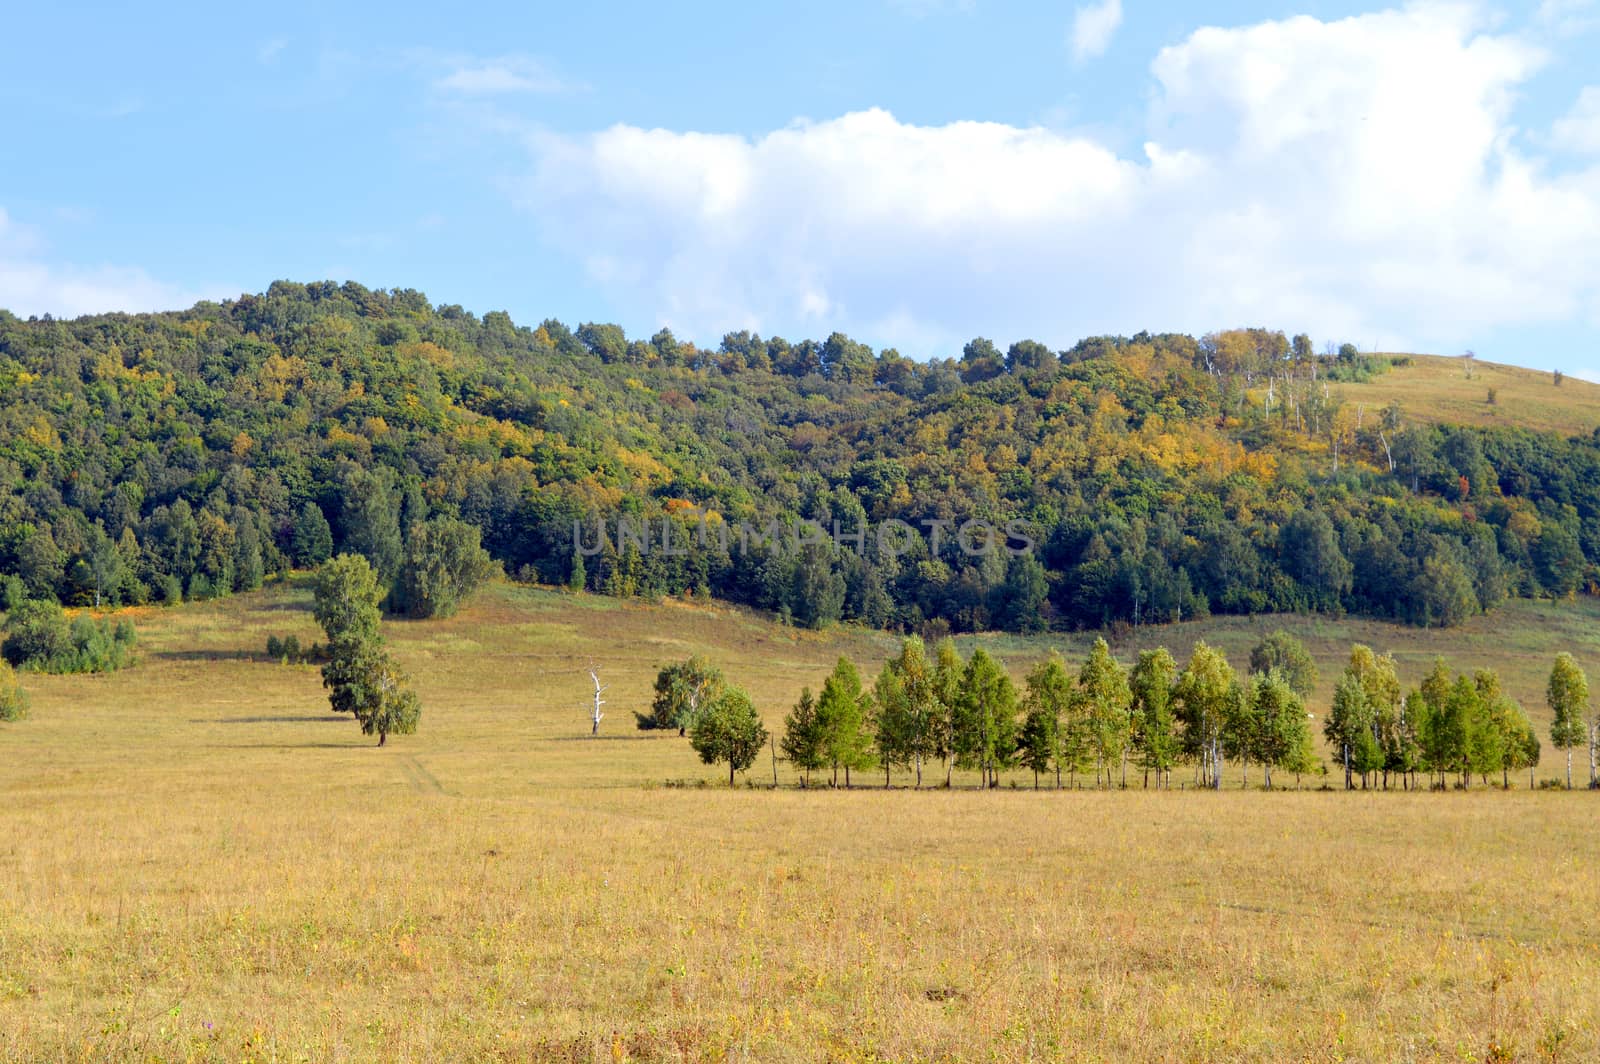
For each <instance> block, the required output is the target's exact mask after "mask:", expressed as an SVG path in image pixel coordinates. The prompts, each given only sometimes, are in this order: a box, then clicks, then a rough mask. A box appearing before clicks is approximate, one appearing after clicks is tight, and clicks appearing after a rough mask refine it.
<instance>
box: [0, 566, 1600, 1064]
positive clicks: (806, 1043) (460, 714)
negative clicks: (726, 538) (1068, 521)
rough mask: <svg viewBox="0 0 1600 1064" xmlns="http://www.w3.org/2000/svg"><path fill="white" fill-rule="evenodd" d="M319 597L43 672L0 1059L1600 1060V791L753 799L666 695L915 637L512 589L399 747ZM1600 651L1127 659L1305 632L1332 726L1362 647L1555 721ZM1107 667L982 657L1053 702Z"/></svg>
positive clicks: (1182, 641)
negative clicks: (330, 696)
mask: <svg viewBox="0 0 1600 1064" xmlns="http://www.w3.org/2000/svg"><path fill="white" fill-rule="evenodd" d="M309 601H310V596H309V592H308V591H307V590H306V589H305V588H304V586H303V585H298V584H297V585H296V586H293V587H277V588H272V589H269V590H267V591H265V592H261V593H257V594H251V595H245V596H239V597H236V598H232V599H229V600H224V601H222V602H217V603H206V604H198V605H189V606H185V607H182V608H180V609H175V610H145V611H124V613H125V614H126V615H129V616H132V617H133V618H134V620H135V623H136V624H138V626H139V629H140V633H141V644H140V655H141V660H140V663H139V664H138V665H137V666H136V667H135V668H133V669H132V670H129V671H126V672H122V673H118V674H114V675H109V676H63V677H41V676H29V677H27V683H28V687H29V689H30V692H31V694H32V697H33V713H32V716H31V717H30V718H29V719H28V720H25V721H23V722H20V723H17V724H12V725H3V726H0V809H3V810H4V824H5V831H4V835H3V837H0V1060H5V1061H23V1060H27V1061H32V1060H52V1061H55V1060H85V1061H88V1060H107V1059H119V1060H121V1059H134V1060H258V1061H298V1060H306V1061H324V1060H341V1061H366V1060H382V1061H389V1060H413V1061H435V1060H453V1059H475V1060H476V1059H481V1060H507V1061H511V1060H516V1061H522V1060H573V1061H589V1060H599V1061H618V1060H641V1061H642V1060H758V1061H789V1060H794V1061H820V1060H837V1061H887V1060H995V1061H1023V1060H1064V1061H1066V1060H1070V1061H1079V1060H1082V1061H1099V1060H1144V1061H1211V1060H1241V1061H1245V1060H1249V1061H1256V1060H1259V1061H1300V1060H1304V1061H1334V1060H1350V1061H1360V1060H1415V1061H1482V1060H1491V1061H1513V1060H1518V1061H1520V1060H1529V1061H1534V1060H1571V1061H1583V1060H1593V1059H1596V1058H1597V1057H1600V876H1596V875H1595V874H1594V869H1595V867H1596V865H1597V861H1600V833H1597V832H1596V831H1595V824H1596V821H1597V815H1596V814H1597V812H1600V807H1597V806H1596V805H1595V798H1594V796H1593V795H1591V794H1589V793H1587V792H1581V791H1580V792H1572V793H1565V792H1556V791H1540V792H1538V793H1530V792H1529V791H1528V790H1527V789H1526V786H1525V783H1526V781H1525V780H1523V781H1521V782H1522V784H1524V786H1519V787H1518V788H1516V789H1514V790H1512V791H1510V792H1502V791H1498V790H1493V791H1491V790H1487V789H1478V790H1475V791H1473V792H1471V793H1450V794H1427V793H1421V794H1404V793H1393V792H1391V793H1376V792H1371V793H1360V792H1357V793H1344V792H1340V791H1332V790H1320V789H1307V790H1305V791H1301V792H1299V793H1296V792H1293V791H1288V792H1276V793H1271V794H1267V793H1263V792H1260V791H1258V790H1256V789H1254V788H1252V789H1250V790H1240V789H1238V788H1237V786H1236V781H1237V773H1230V774H1229V775H1228V776H1227V777H1226V779H1227V781H1228V783H1229V784H1230V786H1228V787H1227V788H1226V789H1224V790H1223V791H1222V792H1220V793H1194V792H1184V791H1173V792H1167V793H1155V792H1143V791H1137V790H1135V791H1128V792H1095V791H1089V790H1072V791H1061V792H1050V791H1045V792H1038V793H1036V792H1034V791H1033V790H1032V789H1031V783H1032V781H1031V778H1027V777H1026V776H1025V774H1023V773H1021V772H1018V773H1013V774H1010V775H1008V777H1007V782H1008V783H1015V785H1016V788H1015V789H1012V788H1011V787H1009V786H1007V787H1003V788H1002V789H1001V790H999V791H990V792H979V791H974V790H970V789H964V788H963V784H966V785H970V783H971V780H964V779H963V778H962V777H961V775H960V774H957V779H956V782H957V788H956V789H954V790H951V791H943V790H937V791H926V792H921V793H918V792H913V791H909V790H906V789H903V785H904V783H905V781H904V780H903V779H897V780H896V781H895V782H896V784H897V788H896V789H895V790H892V791H884V790H882V789H881V786H882V777H881V776H879V777H877V778H876V779H867V780H863V781H861V782H862V783H864V784H867V785H868V786H867V787H865V788H863V789H858V790H854V791H851V792H849V793H846V792H843V791H827V790H811V791H800V790H796V789H793V788H791V787H788V786H785V787H782V788H780V789H777V790H771V789H754V788H747V787H740V788H738V789H735V790H732V791H730V790H728V789H727V787H726V786H725V784H724V785H717V783H716V781H718V780H719V779H721V778H722V772H721V771H720V770H718V769H716V768H712V767H709V766H702V765H700V764H699V762H698V760H697V759H696V758H695V756H694V754H693V753H692V751H691V750H690V749H689V746H688V743H687V740H684V739H680V738H678V737H677V736H676V735H662V734H659V733H643V732H639V731H637V730H636V729H635V728H634V726H633V719H632V712H631V711H632V710H635V709H638V710H643V709H644V708H645V707H646V705H647V704H648V697H649V689H650V684H651V681H652V680H653V678H654V675H655V671H656V669H657V668H659V667H660V666H661V665H663V664H665V663H667V662H669V661H672V660H676V659H679V658H682V657H685V656H687V655H688V654H690V653H694V652H703V653H706V654H707V655H709V656H710V657H711V658H712V659H713V660H714V661H716V662H717V663H718V664H719V665H721V666H722V667H723V669H724V670H725V671H726V672H727V674H728V676H729V678H730V679H731V680H733V681H734V682H737V683H740V684H742V685H744V686H746V687H747V688H748V689H749V690H750V691H751V693H752V695H753V696H754V697H755V700H756V702H757V704H758V706H759V707H760V708H761V709H762V711H763V714H764V716H765V718H766V722H767V725H768V727H769V728H773V729H777V728H778V727H780V726H781V721H782V716H783V713H784V712H785V710H786V709H787V708H788V707H789V706H790V705H791V704H792V703H793V701H794V699H795V698H796V696H797V695H798V693H799V689H800V687H801V686H802V685H803V684H810V685H812V686H813V687H815V686H817V685H819V684H820V682H821V680H822V678H823V676H824V675H825V674H826V673H827V671H828V669H829V668H830V667H831V665H832V663H833V661H834V660H835V659H836V658H837V656H838V655H840V654H848V655H850V656H852V657H853V658H855V659H856V660H857V661H858V662H859V663H861V664H862V665H863V667H864V669H867V670H869V672H870V671H876V668H877V665H878V663H879V662H880V661H881V660H882V659H883V658H884V657H886V656H887V655H888V654H889V653H890V651H891V649H892V646H893V641H892V639H891V638H890V637H888V636H884V635H880V634H877V633H869V632H864V631H859V630H852V629H842V630H834V631H831V632H823V633H815V632H807V631H800V630H797V629H792V628H784V627H780V626H777V625H775V624H773V623H771V622H770V621H769V620H768V619H766V618H764V617H762V616H759V615H756V614H753V613H748V612H745V611H741V610H736V609H732V608H728V607H724V606H715V605H704V604H687V603H677V602H666V603H660V604H654V605H651V604H646V603H639V602H623V601H617V600H611V599H605V598H598V597H592V596H572V595H566V594H561V593H557V592H552V591H546V590H538V589H532V588H525V587H517V586H512V585H507V584H498V585H494V586H492V587H491V588H489V589H488V590H487V591H485V592H484V593H483V594H482V595H480V596H479V598H478V599H477V600H475V601H474V603H472V604H471V605H470V606H469V607H468V608H467V609H465V610H463V612H462V613H461V614H460V615H458V616H456V617H454V618H452V619H449V620H442V621H426V622H389V623H386V625H385V628H386V632H387V635H388V637H389V639H390V642H391V644H392V646H393V647H394V649H395V651H396V653H397V655H398V656H399V657H400V659H401V660H402V661H403V662H404V664H405V665H406V666H407V667H408V668H409V669H410V670H411V671H412V673H413V676H414V678H415V681H416V686H417V688H418V690H419V691H420V693H421V695H422V698H423V704H424V712H423V717H422V723H421V728H420V730H419V732H418V734H416V735H414V736H397V737H395V738H393V739H391V741H390V742H389V744H388V746H386V747H385V748H383V749H381V750H379V749H377V748H376V747H375V745H374V741H373V740H372V739H371V738H369V737H366V736H363V735H361V734H360V733H359V731H358V729H357V728H356V726H355V724H354V723H353V722H352V721H350V720H349V719H348V718H344V717H338V716H335V715H333V714H330V713H329V712H328V711H327V704H326V697H325V693H324V691H323V690H322V687H321V684H320V679H319V677H318V674H317V670H316V668H315V667H314V666H295V665H283V664H279V663H276V662H272V661H269V660H267V659H266V658H265V656H264V654H263V653H262V648H263V646H264V644H265V641H266V637H267V636H268V635H279V636H282V635H287V634H294V635H296V636H297V637H298V638H299V639H300V641H301V642H302V643H309V642H312V641H313V640H315V639H317V638H318V636H319V633H318V632H317V630H316V628H315V625H314V623H313V621H312V619H311V616H310V614H309V611H308V607H309ZM1597 621H1600V608H1597V606H1596V604H1595V603H1594V602H1592V601H1590V600H1583V601H1581V602H1578V603H1562V604H1550V603H1534V602H1517V603H1512V604H1509V605H1507V606H1505V607H1503V608H1501V609H1500V610H1498V611H1496V612H1495V613H1494V614H1493V615H1490V616H1487V617H1481V618H1477V619H1475V620H1474V621H1473V622H1471V623H1470V624H1468V625H1467V626H1465V627H1464V628H1462V629H1456V630H1453V631H1449V632H1438V631H1423V630H1417V629H1402V628H1395V627H1392V626H1388V625H1383V624H1379V623H1376V622H1368V621H1359V620H1348V619H1329V618H1298V617H1297V618H1252V619H1245V618H1224V619H1216V620H1208V621H1201V622H1194V623H1189V624H1183V625H1177V626H1172V627H1168V628H1163V629H1150V630H1142V631H1139V632H1137V633H1135V634H1134V636H1133V637H1132V638H1131V639H1130V640H1129V641H1128V643H1127V644H1126V645H1125V646H1122V647H1119V648H1118V653H1119V654H1120V655H1121V656H1122V657H1124V659H1126V658H1128V657H1130V656H1131V655H1132V653H1133V652H1134V650H1135V649H1137V648H1139V647H1142V646H1147V645H1153V644H1155V643H1157V642H1160V643H1165V644H1166V645H1167V646H1168V647H1170V648H1171V649H1172V650H1173V652H1174V653H1175V654H1177V655H1178V656H1179V657H1180V658H1182V657H1183V656H1185V655H1186V654H1187V653H1188V649H1189V647H1190V646H1191V645H1192V643H1193V642H1194V641H1195V640H1197V639H1202V638H1203V639H1205V640H1207V641H1209V642H1211V643H1213V645H1217V646H1221V647H1222V648H1224V649H1225V650H1226V651H1227V652H1228V653H1229V656H1230V657H1231V658H1232V660H1233V661H1234V663H1235V665H1236V666H1239V667H1243V666H1244V664H1245V659H1246V656H1247V654H1248V649H1249V647H1250V646H1251V645H1252V644H1253V643H1254V642H1255V641H1256V640H1257V639H1259V637H1260V635H1261V634H1262V633H1264V632H1265V631H1268V630H1270V629H1271V628H1273V627H1277V626H1280V625H1281V626H1283V627H1287V628H1289V629H1290V630H1291V631H1292V632H1294V633H1295V634H1296V635H1298V636H1300V637H1301V638H1302V639H1304V640H1305V641H1306V642H1307V644H1308V646H1310V648H1311V649H1312V651H1313V652H1314V653H1315V654H1316V656H1317V658H1318V662H1319V665H1320V666H1321V668H1322V673H1323V677H1322V684H1321V687H1320V689H1319V691H1318V693H1317V695H1316V696H1315V697H1314V698H1313V700H1312V709H1313V711H1315V712H1317V713H1318V715H1319V717H1320V715H1321V713H1322V712H1323V711H1324V709H1325V707H1326V698H1327V694H1328V692H1329V691H1330V690H1331V686H1332V681H1333V678H1334V676H1335V675H1336V673H1337V671H1338V668H1339V663H1340V662H1341V660H1342V659H1343V657H1344V656H1345V655H1346V654H1347V653H1348V649H1349V644H1350V642H1352V641H1356V640H1359V641H1363V642H1368V643H1369V644H1371V645H1372V646H1374V647H1375V648H1376V649H1377V650H1379V651H1380V652H1381V651H1393V652H1394V653H1395V654H1396V658H1397V660H1398V661H1399V662H1400V665H1401V671H1402V679H1404V680H1405V681H1406V682H1407V683H1411V682H1414V681H1415V680H1416V679H1418V678H1420V675H1421V673H1422V672H1423V671H1424V669H1425V668H1426V667H1427V664H1428V663H1429V662H1430V661H1431V659H1432V657H1433V656H1434V654H1437V653H1442V654H1444V655H1445V656H1446V658H1447V659H1448V660H1449V661H1450V663H1451V664H1452V666H1454V667H1456V668H1461V669H1470V668H1473V667H1477V666H1480V665H1491V666H1494V667H1496V668H1499V669H1500V670H1501V672H1502V675H1503V676H1504V678H1505V682H1506V687H1507V690H1508V691H1509V693H1511V694H1512V695H1513V696H1515V697H1517V698H1519V699H1520V700H1522V701H1523V703H1524V705H1525V706H1526V707H1527V708H1528V709H1529V711H1530V713H1531V715H1532V716H1533V717H1534V719H1535V720H1536V721H1538V722H1539V723H1540V730H1541V732H1544V731H1545V730H1546V725H1547V723H1548V714H1547V712H1546V711H1545V709H1544V706H1543V698H1542V692H1543V683H1544V676H1545V675H1546V674H1547V673H1548V669H1549V662H1550V659H1551V658H1552V657H1553V656H1554V654H1555V653H1556V652H1557V651H1558V650H1571V651H1572V652H1573V653H1575V654H1576V655H1577V656H1578V658H1579V660H1580V662H1582V663H1584V664H1585V665H1587V666H1589V667H1590V669H1591V672H1592V671H1594V667H1595V665H1594V663H1595V662H1597V661H1600V624H1597V623H1596V622H1597ZM1089 638H1091V637H1090V636H1088V635H1084V636H1074V637H1064V636H1052V637H1049V638H1042V637H1041V638H1022V637H1015V636H982V637H969V638H965V639H963V640H962V641H961V643H962V648H963V650H970V649H971V647H972V646H973V645H975V644H976V643H979V642H981V643H982V644H983V645H985V646H986V647H987V648H988V649H989V650H990V651H991V652H993V653H996V654H998V655H999V656H1000V657H1001V658H1003V660H1004V661H1005V662H1006V664H1007V665H1008V666H1009V667H1010V668H1011V670H1012V672H1013V674H1014V675H1016V676H1018V677H1019V678H1020V676H1021V674H1022V672H1023V671H1024V670H1025V669H1026V667H1027V665H1028V664H1029V663H1030V662H1031V661H1032V660H1035V659H1036V658H1037V657H1038V656H1039V655H1040V654H1042V653H1043V652H1044V651H1045V649H1046V648H1047V647H1050V646H1054V647H1058V648H1060V649H1062V650H1063V652H1064V653H1066V654H1067V655H1068V658H1069V660H1071V659H1073V658H1075V657H1078V656H1081V654H1082V652H1083V651H1084V650H1085V648H1086V647H1087V643H1088V640H1089ZM591 664H593V665H594V666H595V667H597V668H598V669H599V671H600V675H601V678H602V681H603V682H605V683H607V684H609V685H610V687H609V689H608V691H607V692H606V698H607V700H608V705H607V706H606V710H607V717H606V719H605V721H604V722H603V724H602V727H601V736H600V737H599V738H598V739H591V738H590V737H589V735H588V732H589V721H588V712H587V708H586V700H587V695H588V690H589V679H588V675H587V672H586V669H587V667H588V666H589V665H591ZM773 771H774V770H773V766H772V765H771V764H770V763H769V761H768V760H767V759H766V758H763V759H762V760H761V761H758V763H757V764H756V766H755V767H754V768H753V769H752V770H751V771H750V773H749V774H748V775H749V777H750V780H751V781H752V782H755V783H761V784H766V785H768V786H770V784H771V782H772V778H773ZM776 772H777V776H778V778H779V780H780V781H781V782H783V783H785V784H787V783H790V782H792V778H793V777H792V774H790V773H789V772H788V771H787V769H786V767H785V766H783V765H782V764H779V765H777V766H776ZM1539 775H1540V776H1541V777H1545V778H1554V777H1555V776H1557V775H1559V769H1558V764H1557V759H1556V758H1555V757H1554V756H1552V752H1551V751H1549V749H1548V747H1547V749H1546V758H1545V761H1544V763H1543V764H1542V765H1541V766H1540V769H1539ZM1182 777H1183V773H1182V772H1181V771H1180V773H1179V774H1178V778H1180V779H1181V778H1182ZM1252 782H1254V781H1252ZM702 784H704V785H703V786H702ZM1308 786H1309V781H1308Z"/></svg>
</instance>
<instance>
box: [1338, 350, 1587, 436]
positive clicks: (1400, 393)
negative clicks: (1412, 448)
mask: <svg viewBox="0 0 1600 1064" xmlns="http://www.w3.org/2000/svg"><path fill="white" fill-rule="evenodd" d="M1396 357H1401V358H1408V359H1410V360H1411V361H1410V363H1409V364H1406V365H1399V366H1395V367H1394V368H1393V369H1391V370H1389V371H1388V372H1386V373H1382V374H1379V375H1378V376H1376V377H1373V378H1371V379H1370V380H1367V381H1363V382H1360V383H1353V384H1340V385H1336V387H1338V388H1339V389H1340V391H1341V392H1342V393H1343V394H1344V396H1345V397H1346V399H1347V400H1348V401H1349V402H1352V403H1359V404H1362V405H1364V406H1365V407H1366V409H1367V410H1368V411H1371V412H1377V411H1379V410H1382V409H1383V408H1384V407H1386V406H1388V405H1389V404H1390V403H1399V404H1400V408H1401V409H1402V410H1403V411H1405V414H1406V416H1407V417H1408V418H1413V419H1415V420H1417V421H1422V422H1426V423H1428V424H1432V425H1474V426H1477V427H1479V428H1523V429H1528V430H1530V431H1533V432H1554V433H1558V434H1560V435H1562V436H1587V435H1589V434H1590V433H1592V432H1594V430H1595V429H1596V428H1600V384H1592V383H1590V382H1589V381H1584V380H1577V379H1575V378H1572V377H1566V378H1564V379H1563V380H1562V382H1561V384H1560V386H1559V387H1558V386H1557V385H1556V384H1555V378H1554V375H1553V374H1551V373H1549V372H1546V371H1542V370H1533V369H1524V368H1523V367H1521V366H1505V365H1501V364H1499V363H1495V362H1483V361H1480V360H1477V359H1467V358H1460V357H1455V358H1450V357H1445V356H1442V355H1404V356H1396ZM1491 388H1492V389H1494V392H1495V401H1494V402H1493V403H1490V402H1489V401H1488V396H1489V390H1490V389H1491Z"/></svg>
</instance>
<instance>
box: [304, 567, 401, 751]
mask: <svg viewBox="0 0 1600 1064" xmlns="http://www.w3.org/2000/svg"><path fill="white" fill-rule="evenodd" d="M382 599H383V589H382V587H381V586H380V585H379V582H378V573H377V572H376V570H374V569H373V567H372V565H371V563H370V562H368V561H367V559H366V558H365V557H363V556H362V555H359V554H340V555H338V556H337V557H334V558H331V559H329V560H328V561H327V562H324V563H323V565H322V568H320V569H318V570H317V577H316V580H315V582H314V584H313V601H312V613H313V615H314V616H315V617H316V619H317V623H318V624H320V625H321V626H322V630H323V632H324V633H326V634H327V637H328V661H327V663H326V664H325V665H323V667H322V684H323V686H324V687H326V688H327V689H328V702H329V704H330V705H331V706H332V707H333V709H334V711H335V712H337V713H351V714H354V716H355V718H356V720H357V721H358V722H359V723H360V725H361V731H362V733H363V734H366V735H374V734H375V735H377V736H378V745H379V746H383V745H384V744H385V743H387V742H388V741H389V736H390V735H391V734H393V735H410V734H412V733H414V732H415V731H416V730H417V721H418V719H419V718H420V717H421V715H422V705H421V703H420V701H419V700H418V699H417V695H416V693H415V692H414V691H412V690H411V689H410V687H409V686H408V677H407V676H406V674H405V673H404V671H402V670H401V669H400V667H399V666H398V665H397V664H396V663H395V662H394V660H393V659H392V658H391V657H390V656H389V652H388V650H387V649H386V648H385V646H384V639H383V633H382V632H381V631H380V629H379V620H380V615H379V612H378V603H379V602H380V601H382Z"/></svg>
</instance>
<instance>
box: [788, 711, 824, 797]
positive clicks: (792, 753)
mask: <svg viewBox="0 0 1600 1064" xmlns="http://www.w3.org/2000/svg"><path fill="white" fill-rule="evenodd" d="M778 745H779V748H780V749H781V750H782V751H783V756H784V759H785V760H786V761H788V762H789V763H790V764H791V765H793V766H794V767H795V768H797V769H799V770H800V775H801V779H802V780H803V781H804V782H805V783H806V784H807V785H809V784H810V782H811V774H812V773H813V772H815V771H817V770H818V769H820V768H822V767H823V766H824V765H825V764H827V762H826V761H825V760H824V759H823V752H822V728H821V724H820V723H819V721H818V720H817V701H816V699H815V698H813V697H812V696H811V688H809V687H806V688H803V689H802V690H801V692H800V701H798V702H796V703H795V704H794V708H793V709H791V710H790V711H789V713H788V715H787V716H785V717H784V718H783V739H782V740H781V741H780V742H779V744H778Z"/></svg>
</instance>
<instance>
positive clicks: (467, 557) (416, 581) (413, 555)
mask: <svg viewBox="0 0 1600 1064" xmlns="http://www.w3.org/2000/svg"><path fill="white" fill-rule="evenodd" d="M481 538H482V533H480V532H479V531H478V529H477V528H476V527H475V526H473V525H469V524H467V523H466V522H465V521H458V520H456V519H455V518H453V517H435V518H432V519H430V520H428V521H424V522H422V523H421V524H418V525H414V526H413V527H412V529H411V535H410V538H409V539H408V540H407V542H406V552H405V562H404V563H403V564H402V566H401V568H400V579H399V582H398V583H397V585H396V589H395V591H396V593H395V605H396V606H397V607H398V608H399V609H400V610H401V611H402V612H404V613H405V614H406V615H407V616H410V617H419V618H420V617H449V616H451V615H452V614H454V613H455V612H456V610H457V608H458V607H459V606H460V605H461V603H462V602H464V601H466V599H467V598H468V597H470V596H471V595H472V593H473V592H474V591H476V590H477V589H478V588H479V587H481V586H482V585H483V583H484V581H486V580H488V579H489V578H490V577H491V576H492V575H494V571H495V569H496V568H497V566H496V565H495V563H494V561H493V560H492V559H491V558H490V557H489V553H488V551H486V550H484V549H483V547H482V546H481Z"/></svg>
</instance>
